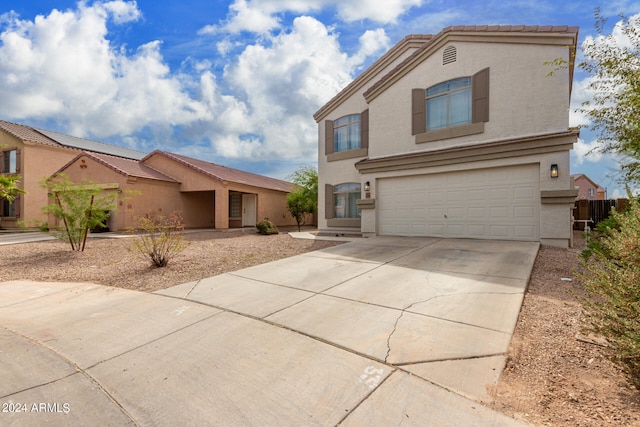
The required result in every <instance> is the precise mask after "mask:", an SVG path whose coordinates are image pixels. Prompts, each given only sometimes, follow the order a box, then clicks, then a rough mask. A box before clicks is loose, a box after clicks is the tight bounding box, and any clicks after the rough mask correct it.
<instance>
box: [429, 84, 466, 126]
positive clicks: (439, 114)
mask: <svg viewBox="0 0 640 427" xmlns="http://www.w3.org/2000/svg"><path fill="white" fill-rule="evenodd" d="M426 108H427V130H433V129H442V128H446V127H450V126H459V125H464V124H468V123H471V77H461V78H458V79H453V80H449V81H446V82H443V83H439V84H437V85H435V86H431V87H430V88H428V89H427V91H426Z"/></svg>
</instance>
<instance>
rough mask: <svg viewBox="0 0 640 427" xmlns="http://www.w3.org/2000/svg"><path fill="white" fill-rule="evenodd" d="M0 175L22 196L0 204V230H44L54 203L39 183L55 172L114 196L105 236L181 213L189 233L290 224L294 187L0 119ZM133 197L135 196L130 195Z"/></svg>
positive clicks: (165, 154) (169, 155)
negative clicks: (146, 219) (144, 218)
mask: <svg viewBox="0 0 640 427" xmlns="http://www.w3.org/2000/svg"><path fill="white" fill-rule="evenodd" d="M0 168H1V169H0V172H2V173H8V174H17V175H19V176H20V184H19V185H20V187H21V188H22V189H24V190H25V191H26V194H24V195H22V196H21V197H19V198H18V199H16V201H14V202H13V203H8V202H6V201H5V202H4V203H2V204H1V205H0V219H2V222H1V226H2V228H7V229H11V228H18V227H19V226H20V224H21V223H24V224H25V225H26V226H30V227H35V226H37V225H39V224H41V223H45V222H46V223H49V224H50V225H53V224H51V223H50V222H51V221H53V218H49V217H47V216H46V215H44V214H43V213H42V207H43V206H46V205H47V204H48V203H52V202H53V200H52V199H50V198H49V197H48V194H47V190H46V189H45V188H42V187H41V185H40V183H41V182H42V181H43V180H44V179H47V178H49V177H51V176H52V175H54V174H56V173H60V172H64V173H65V174H67V175H68V176H69V177H70V178H71V179H72V180H73V181H75V182H78V183H80V182H82V181H83V180H84V179H87V180H90V181H92V182H94V183H96V184H100V185H101V186H102V187H103V189H104V191H113V192H115V193H116V194H117V198H118V201H117V205H118V206H117V210H116V211H114V212H113V213H112V217H111V218H110V219H109V224H108V225H109V228H110V229H111V230H114V231H116V230H125V229H127V228H129V227H131V226H133V225H134V218H135V216H136V215H144V214H146V213H150V212H161V213H163V214H165V215H170V214H171V213H172V212H173V211H181V213H182V215H183V219H184V224H185V227H187V228H218V229H226V228H236V227H245V226H254V225H255V224H256V222H257V221H260V220H262V219H264V218H269V219H270V220H271V221H272V222H274V223H275V224H276V225H278V226H288V225H295V220H294V219H293V217H292V216H291V215H290V214H289V212H288V210H287V208H286V198H287V195H288V193H289V191H290V190H291V189H292V188H293V184H291V183H289V182H286V181H282V180H278V179H274V178H269V177H266V176H262V175H257V174H253V173H250V172H245V171H241V170H238V169H232V168H228V167H225V166H221V165H217V164H214V163H209V162H205V161H202V160H197V159H193V158H189V157H186V156H181V155H178V154H172V153H168V152H164V151H154V152H152V153H150V154H148V155H145V154H144V153H141V152H138V151H134V150H129V149H127V148H122V147H117V146H113V145H109V144H103V143H100V142H96V141H90V140H87V139H83V138H77V137H73V136H69V135H64V134H60V133H57V132H52V131H46V130H41V129H36V128H32V127H29V126H24V125H20V124H17V123H11V122H7V121H1V120H0ZM132 193H135V194H136V195H131V194H132Z"/></svg>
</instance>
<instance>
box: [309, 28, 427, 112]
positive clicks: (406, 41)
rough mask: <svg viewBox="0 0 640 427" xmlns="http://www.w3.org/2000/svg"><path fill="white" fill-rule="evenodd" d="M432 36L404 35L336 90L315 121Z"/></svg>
mask: <svg viewBox="0 0 640 427" xmlns="http://www.w3.org/2000/svg"><path fill="white" fill-rule="evenodd" d="M431 37H432V36H431V35H430V34H411V35H408V36H406V37H404V38H403V39H402V40H400V41H399V42H398V43H396V44H395V45H394V46H393V47H392V48H391V49H389V50H388V51H387V52H385V53H384V54H383V55H382V56H381V57H380V58H379V59H377V60H376V61H375V62H374V63H373V64H371V65H370V66H369V67H368V68H367V69H366V70H365V71H363V72H362V73H361V74H360V75H359V76H358V77H356V78H355V79H354V80H352V81H351V83H349V84H348V85H347V86H346V87H345V88H344V89H342V90H341V91H340V92H338V93H337V94H336V95H335V96H334V97H333V98H331V99H330V100H329V102H327V103H326V104H324V105H323V106H322V107H321V108H320V109H319V110H318V111H316V113H315V114H314V115H313V118H314V119H315V121H316V122H320V121H321V120H322V119H324V118H325V117H326V116H327V115H328V114H329V113H331V111H333V109H335V108H336V107H337V106H338V105H340V104H342V102H344V100H345V99H347V98H349V97H350V96H352V95H353V94H354V93H356V92H357V91H358V90H360V89H361V88H362V87H363V86H365V85H366V84H367V83H368V82H370V81H371V80H373V79H374V78H375V77H376V76H378V75H379V73H380V72H381V70H383V69H384V67H386V66H387V65H388V64H390V63H392V62H393V61H395V60H396V59H397V58H398V57H399V56H401V55H402V54H403V53H405V52H406V51H407V50H408V49H411V48H415V49H418V48H420V47H421V46H422V45H423V44H424V43H425V42H426V41H428V40H429V39H430V38H431Z"/></svg>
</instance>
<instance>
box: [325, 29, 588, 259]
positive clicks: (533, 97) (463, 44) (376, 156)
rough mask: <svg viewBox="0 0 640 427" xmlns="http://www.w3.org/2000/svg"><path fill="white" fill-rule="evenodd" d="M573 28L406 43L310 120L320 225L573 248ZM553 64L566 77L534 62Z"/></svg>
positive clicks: (445, 34)
mask: <svg viewBox="0 0 640 427" xmlns="http://www.w3.org/2000/svg"><path fill="white" fill-rule="evenodd" d="M577 37H578V29H577V27H566V26H562V27H551V26H544V27H543V26H455V27H448V28H445V29H444V30H442V31H441V32H440V33H439V34H437V35H411V36H407V37H405V38H404V39H403V40H402V41H400V42H399V43H398V44H397V45H396V46H394V47H393V48H392V49H391V50H389V51H388V52H387V53H385V54H384V55H383V56H382V57H381V58H380V59H379V60H377V61H376V62H375V63H373V64H372V65H371V66H370V67H369V68H368V69H367V70H365V71H364V72H363V73H362V74H361V75H360V76H358V77H357V78H356V79H355V80H354V81H353V82H351V84H349V85H348V86H347V87H346V88H345V89H343V90H342V91H341V92H340V93H338V94H337V95H336V96H335V97H334V98H333V99H331V100H330V101H329V102H328V103H327V104H325V105H324V106H323V107H322V108H320V110H318V111H317V112H316V114H315V115H314V118H315V120H316V122H317V123H318V134H319V137H318V139H319V155H318V174H319V189H320V191H319V193H320V194H319V201H318V206H319V215H318V216H319V218H318V228H319V230H320V231H321V232H326V233H349V234H353V233H358V234H362V235H364V236H372V235H392V236H435V237H451V238H480V239H502V240H523V241H539V242H541V243H543V244H550V245H555V246H562V247H566V246H569V245H570V244H571V209H572V207H573V201H574V199H575V196H576V191H575V189H574V188H573V185H572V180H571V177H570V171H569V152H570V150H571V148H572V147H573V143H574V142H575V141H576V139H577V136H578V132H577V131H575V130H570V129H569V128H568V122H569V99H570V95H571V82H572V77H573V61H572V59H573V55H574V52H575V48H576V42H577ZM557 58H562V59H564V60H565V61H567V63H568V64H569V66H568V67H567V68H566V69H562V70H556V71H555V72H554V73H552V75H550V71H553V69H554V68H553V67H552V66H550V65H546V64H545V63H548V62H550V61H553V60H555V59H557Z"/></svg>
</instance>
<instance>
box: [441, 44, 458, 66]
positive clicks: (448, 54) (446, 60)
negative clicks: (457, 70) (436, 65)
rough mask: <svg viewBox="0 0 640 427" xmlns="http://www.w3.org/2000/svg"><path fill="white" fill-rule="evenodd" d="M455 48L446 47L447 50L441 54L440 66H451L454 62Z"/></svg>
mask: <svg viewBox="0 0 640 427" xmlns="http://www.w3.org/2000/svg"><path fill="white" fill-rule="evenodd" d="M456 56H457V52H456V47H455V46H447V48H446V49H445V50H444V52H443V53H442V65H447V64H451V63H452V62H456Z"/></svg>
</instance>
